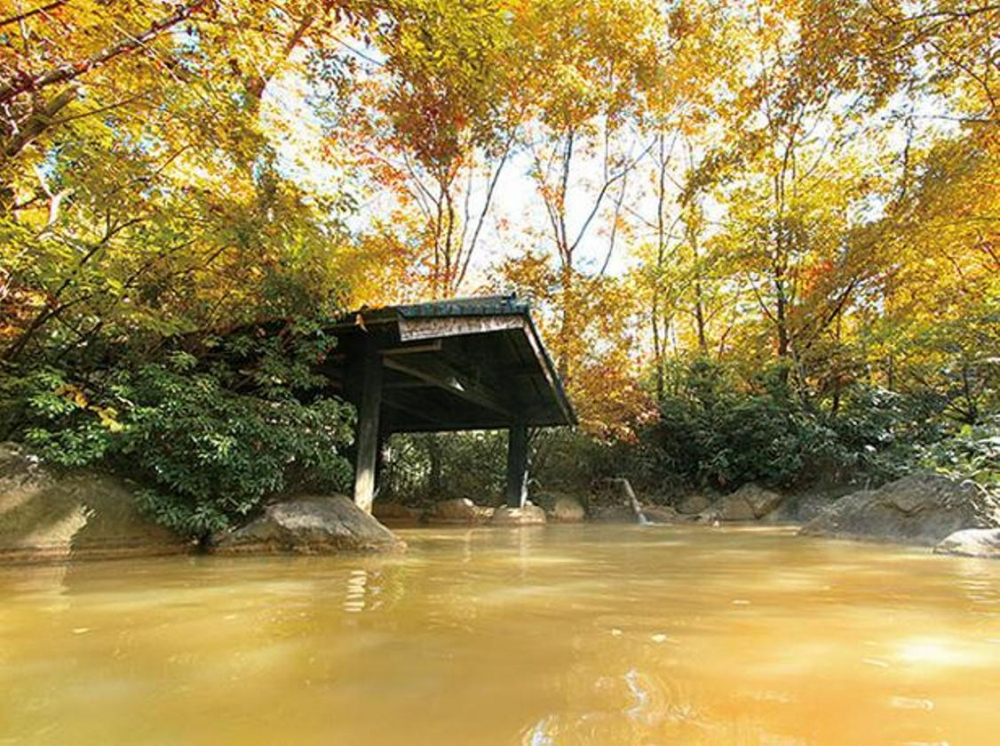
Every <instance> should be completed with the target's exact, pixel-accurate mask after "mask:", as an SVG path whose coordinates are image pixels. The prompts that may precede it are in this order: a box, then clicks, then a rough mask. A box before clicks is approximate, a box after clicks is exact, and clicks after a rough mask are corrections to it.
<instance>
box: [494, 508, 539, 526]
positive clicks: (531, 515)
mask: <svg viewBox="0 0 1000 746" xmlns="http://www.w3.org/2000/svg"><path fill="white" fill-rule="evenodd" d="M490 523H492V524H493V525H494V526H539V525H542V524H544V523H545V511H544V510H542V509H541V508H540V507H538V506H537V505H533V504H532V503H530V502H526V503H525V504H524V506H523V507H520V508H511V507H509V506H507V505H502V506H500V507H499V508H497V509H496V510H495V511H494V512H493V518H492V519H491V521H490Z"/></svg>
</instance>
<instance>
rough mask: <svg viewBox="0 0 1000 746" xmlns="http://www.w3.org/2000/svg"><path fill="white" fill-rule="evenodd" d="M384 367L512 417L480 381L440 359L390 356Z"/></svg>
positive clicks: (505, 406)
mask: <svg viewBox="0 0 1000 746" xmlns="http://www.w3.org/2000/svg"><path fill="white" fill-rule="evenodd" d="M385 367H386V368H388V369H389V370H394V371H397V372H399V373H405V374H406V375H409V376H412V377H413V378H416V379H418V380H421V381H426V382H427V383H428V384H430V385H432V386H435V387H437V388H439V389H443V390H444V391H447V392H448V393H450V394H453V395H454V396H457V397H458V398H460V399H464V400H465V401H468V402H471V403H473V404H477V405H479V406H480V407H483V408H484V409H489V410H492V411H494V412H498V413H500V414H502V415H504V416H506V417H513V416H514V414H513V412H511V411H510V408H509V407H507V405H506V404H504V403H503V402H501V401H500V400H499V399H498V398H497V397H496V395H495V394H494V393H493V392H492V391H490V390H489V389H488V388H486V387H485V386H483V385H482V384H480V383H477V382H475V381H471V380H469V379H468V378H467V377H465V376H463V375H462V374H461V373H459V372H458V371H457V370H455V369H454V368H453V367H452V366H450V365H449V364H448V363H446V362H444V361H442V360H407V361H406V362H405V363H404V362H400V361H399V360H396V359H395V358H392V357H387V358H385Z"/></svg>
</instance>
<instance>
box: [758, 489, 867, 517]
mask: <svg viewBox="0 0 1000 746" xmlns="http://www.w3.org/2000/svg"><path fill="white" fill-rule="evenodd" d="M847 494H850V493H849V492H848V491H847V488H842V487H838V488H833V489H827V490H818V491H814V492H805V493H798V494H792V495H789V496H788V497H787V498H785V499H784V500H782V502H781V504H780V505H779V506H778V507H777V508H776V509H775V510H774V511H772V512H771V513H770V514H768V516H767V519H768V521H770V522H772V523H808V522H809V521H811V520H813V519H814V518H816V517H818V516H819V515H821V514H822V513H825V512H826V511H828V510H830V509H832V508H833V506H834V505H836V504H837V500H839V499H840V498H842V497H844V496H845V495H847Z"/></svg>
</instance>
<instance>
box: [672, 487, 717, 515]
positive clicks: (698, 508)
mask: <svg viewBox="0 0 1000 746" xmlns="http://www.w3.org/2000/svg"><path fill="white" fill-rule="evenodd" d="M712 502H713V501H712V498H711V497H709V496H708V495H706V494H704V493H702V492H696V493H694V494H693V495H687V496H686V497H684V498H683V499H681V501H680V502H678V503H677V512H678V513H682V514H683V515H697V514H698V513H702V512H704V511H706V510H708V509H709V508H710V507H711V506H712Z"/></svg>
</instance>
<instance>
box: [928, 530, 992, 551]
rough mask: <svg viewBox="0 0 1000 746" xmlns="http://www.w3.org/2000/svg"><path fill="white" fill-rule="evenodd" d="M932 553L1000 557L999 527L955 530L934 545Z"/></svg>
mask: <svg viewBox="0 0 1000 746" xmlns="http://www.w3.org/2000/svg"><path fill="white" fill-rule="evenodd" d="M934 553H935V554H956V555H959V556H961V557H985V558H988V559H1000V529H997V528H967V529H965V530H963V531H956V532H955V533H953V534H950V535H948V536H947V537H945V538H944V540H942V541H941V543H940V544H938V545H937V546H936V547H934Z"/></svg>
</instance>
